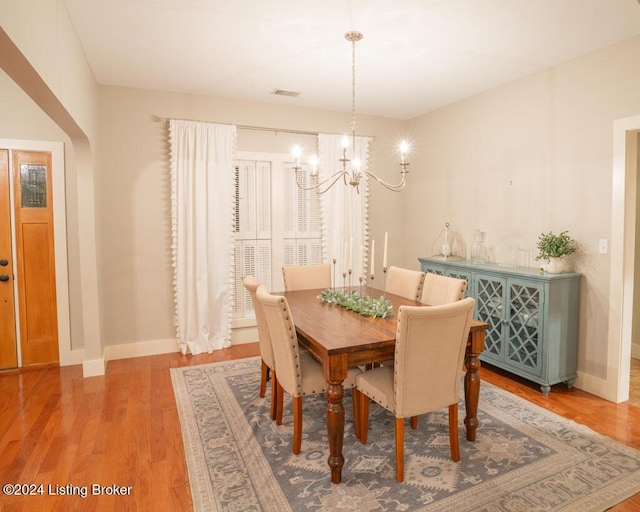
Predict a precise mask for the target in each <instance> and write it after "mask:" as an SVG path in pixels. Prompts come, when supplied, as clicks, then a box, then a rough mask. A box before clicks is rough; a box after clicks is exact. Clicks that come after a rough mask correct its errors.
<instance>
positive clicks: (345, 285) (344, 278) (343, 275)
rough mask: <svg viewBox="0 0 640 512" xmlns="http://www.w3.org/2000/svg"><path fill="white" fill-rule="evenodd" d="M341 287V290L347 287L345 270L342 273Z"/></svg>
mask: <svg viewBox="0 0 640 512" xmlns="http://www.w3.org/2000/svg"><path fill="white" fill-rule="evenodd" d="M342 289H343V290H346V289H347V273H346V272H343V273H342Z"/></svg>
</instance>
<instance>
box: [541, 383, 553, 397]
mask: <svg viewBox="0 0 640 512" xmlns="http://www.w3.org/2000/svg"><path fill="white" fill-rule="evenodd" d="M540 391H542V395H543V396H548V395H549V391H551V386H546V385H544V384H543V385H542V386H540Z"/></svg>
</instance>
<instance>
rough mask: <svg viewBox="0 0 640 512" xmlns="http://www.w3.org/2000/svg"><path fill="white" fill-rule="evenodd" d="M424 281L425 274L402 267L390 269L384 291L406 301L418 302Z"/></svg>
mask: <svg viewBox="0 0 640 512" xmlns="http://www.w3.org/2000/svg"><path fill="white" fill-rule="evenodd" d="M423 281H424V272H420V271H419V270H410V269H407V268H402V267H393V266H392V267H389V269H388V270H387V277H386V282H385V285H384V291H385V292H387V293H392V294H394V295H400V296H401V297H404V298H406V299H411V300H418V299H419V298H420V290H421V289H422V283H423Z"/></svg>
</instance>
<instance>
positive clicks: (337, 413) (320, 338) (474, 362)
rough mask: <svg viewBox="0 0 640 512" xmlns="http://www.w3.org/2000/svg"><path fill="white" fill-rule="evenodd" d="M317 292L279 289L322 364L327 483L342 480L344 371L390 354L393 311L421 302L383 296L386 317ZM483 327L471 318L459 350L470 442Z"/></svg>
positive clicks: (377, 293)
mask: <svg viewBox="0 0 640 512" xmlns="http://www.w3.org/2000/svg"><path fill="white" fill-rule="evenodd" d="M321 292H322V290H299V291H288V292H282V293H281V295H283V296H284V297H285V298H286V299H287V302H288V304H289V308H290V310H291V315H292V316H293V322H294V325H295V327H296V332H297V334H298V339H299V342H300V344H301V345H302V346H304V347H305V348H306V349H307V350H308V351H309V352H310V353H311V354H312V355H313V356H314V357H315V358H316V359H317V360H318V361H320V362H321V363H322V366H323V369H324V375H325V377H326V379H327V383H328V390H327V430H328V435H329V459H328V464H329V468H330V469H331V481H332V482H333V483H335V484H337V483H340V481H341V479H342V467H343V466H344V456H343V455H342V443H343V438H344V424H345V413H344V406H343V404H342V397H343V395H344V389H343V386H342V382H343V381H344V379H345V378H346V376H347V370H348V369H349V368H354V367H356V366H363V365H367V364H372V363H379V362H380V361H388V360H392V359H393V358H394V348H395V342H396V323H397V319H396V314H397V311H398V308H399V307H400V306H402V305H410V306H424V304H422V303H420V302H416V301H413V300H409V299H406V298H404V297H400V296H398V295H392V294H389V293H386V294H385V298H386V299H389V300H391V302H392V303H393V311H394V314H393V315H392V316H389V317H387V318H372V317H366V316H362V315H359V314H358V313H356V312H353V311H349V310H347V309H346V308H344V307H342V306H339V305H335V304H330V303H328V302H325V301H322V300H321V299H320V298H319V295H320V293H321ZM368 292H369V293H370V294H371V296H373V297H380V296H382V295H383V292H382V291H380V290H368ZM487 328H488V325H487V324H486V323H484V322H480V321H477V320H473V322H472V324H471V330H470V332H469V339H468V341H467V347H466V353H465V370H466V373H465V377H464V396H465V410H466V415H465V419H464V425H465V428H466V434H467V440H469V441H475V438H476V429H477V427H478V417H477V413H478V399H479V393H480V377H479V375H478V369H479V368H480V361H479V359H478V356H479V355H480V353H481V352H482V351H483V350H484V339H485V331H486V330H487Z"/></svg>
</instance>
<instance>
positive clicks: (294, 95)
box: [271, 89, 300, 98]
mask: <svg viewBox="0 0 640 512" xmlns="http://www.w3.org/2000/svg"><path fill="white" fill-rule="evenodd" d="M271 94H275V95H276V96H291V97H292V98H297V97H298V96H300V93H299V92H295V91H285V90H283V89H274V90H273V91H271Z"/></svg>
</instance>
